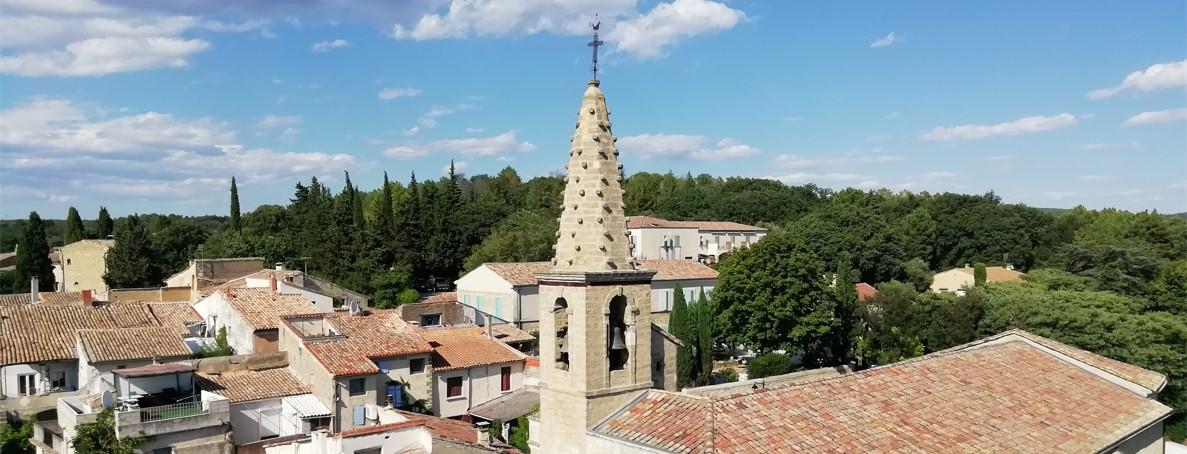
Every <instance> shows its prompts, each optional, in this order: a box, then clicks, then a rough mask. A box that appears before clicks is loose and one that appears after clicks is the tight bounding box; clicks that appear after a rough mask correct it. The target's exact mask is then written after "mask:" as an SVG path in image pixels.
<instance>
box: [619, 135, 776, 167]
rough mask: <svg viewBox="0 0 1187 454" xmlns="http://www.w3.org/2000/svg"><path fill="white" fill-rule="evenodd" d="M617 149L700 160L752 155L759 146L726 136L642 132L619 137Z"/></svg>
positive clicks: (654, 156)
mask: <svg viewBox="0 0 1187 454" xmlns="http://www.w3.org/2000/svg"><path fill="white" fill-rule="evenodd" d="M618 149H619V151H621V152H623V153H628V154H636V155H639V156H640V157H641V158H643V159H653V158H684V159H694V160H698V161H717V160H723V159H732V158H740V157H745V156H753V155H756V154H758V153H759V152H760V150H759V149H758V148H755V147H752V146H750V145H746V144H744V143H740V142H738V141H736V140H734V139H730V138H725V139H721V140H718V141H717V142H711V141H710V140H709V139H708V138H706V137H705V136H697V135H687V134H640V135H636V136H626V137H620V138H619V139H618Z"/></svg>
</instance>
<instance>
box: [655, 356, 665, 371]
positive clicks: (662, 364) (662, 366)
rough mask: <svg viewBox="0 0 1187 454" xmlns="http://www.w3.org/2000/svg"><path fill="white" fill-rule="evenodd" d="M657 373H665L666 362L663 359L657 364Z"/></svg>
mask: <svg viewBox="0 0 1187 454" xmlns="http://www.w3.org/2000/svg"><path fill="white" fill-rule="evenodd" d="M655 371H656V372H663V371H664V361H663V360H662V359H661V360H659V361H656V362H655Z"/></svg>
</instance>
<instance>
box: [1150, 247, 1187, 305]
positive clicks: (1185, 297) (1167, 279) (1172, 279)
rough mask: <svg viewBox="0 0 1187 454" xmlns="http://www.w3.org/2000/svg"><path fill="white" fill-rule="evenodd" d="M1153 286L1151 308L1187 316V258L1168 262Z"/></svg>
mask: <svg viewBox="0 0 1187 454" xmlns="http://www.w3.org/2000/svg"><path fill="white" fill-rule="evenodd" d="M1151 286H1152V287H1153V293H1154V296H1153V297H1152V298H1151V304H1150V307H1149V309H1150V310H1152V311H1164V312H1169V313H1172V314H1175V315H1179V316H1184V317H1187V260H1176V261H1174V262H1170V263H1168V264H1167V265H1166V266H1164V267H1163V268H1162V271H1160V272H1159V273H1158V277H1156V278H1154V282H1153V284H1152V285H1151Z"/></svg>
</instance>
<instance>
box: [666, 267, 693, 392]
mask: <svg viewBox="0 0 1187 454" xmlns="http://www.w3.org/2000/svg"><path fill="white" fill-rule="evenodd" d="M692 309H693V308H690V307H688V303H687V302H686V301H685V299H684V289H683V288H681V287H680V284H676V288H674V289H672V312H671V313H670V314H669V315H668V331H670V332H671V333H672V335H673V336H676V338H677V339H680V342H682V343H683V344H684V345H681V346H680V347H679V348H678V349H677V350H676V388H678V389H684V388H686V387H689V386H693V385H695V384H696V379H697V370H698V369H699V367H698V364H697V360H696V345H697V344H696V317H697V316H696V314H695V313H693V312H692Z"/></svg>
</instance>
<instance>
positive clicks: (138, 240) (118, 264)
mask: <svg viewBox="0 0 1187 454" xmlns="http://www.w3.org/2000/svg"><path fill="white" fill-rule="evenodd" d="M155 257H156V254H155V253H154V251H153V248H152V240H151V239H150V238H149V234H148V229H147V228H145V226H144V224H143V223H141V221H140V216H136V215H132V216H128V217H127V218H126V219H124V221H123V222H121V223H120V224H119V225H118V226H117V227H116V230H115V245H114V246H112V247H111V249H110V250H108V251H107V272H105V273H104V274H103V281H104V282H106V283H107V285H108V286H109V287H111V288H142V287H157V286H160V285H161V282H162V281H163V280H164V279H165V275H166V274H165V271H164V270H163V269H162V268H161V266H160V264H159V262H156V261H155Z"/></svg>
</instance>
